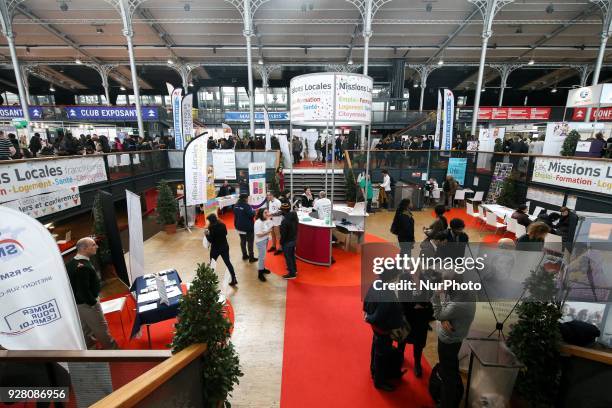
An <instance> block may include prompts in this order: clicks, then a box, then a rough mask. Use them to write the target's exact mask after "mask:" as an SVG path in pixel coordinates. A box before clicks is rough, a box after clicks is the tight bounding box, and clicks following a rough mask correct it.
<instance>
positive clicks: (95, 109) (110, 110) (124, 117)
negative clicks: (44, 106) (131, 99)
mask: <svg viewBox="0 0 612 408" xmlns="http://www.w3.org/2000/svg"><path fill="white" fill-rule="evenodd" d="M64 109H65V110H66V115H67V116H68V120H107V121H120V122H136V120H137V119H136V118H137V116H136V108H135V107H133V106H68V107H66V108H64ZM158 117H159V116H158V111H157V107H152V106H143V107H142V120H148V121H155V120H157V119H158Z"/></svg>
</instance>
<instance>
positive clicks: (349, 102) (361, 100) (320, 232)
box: [289, 72, 373, 266]
mask: <svg viewBox="0 0 612 408" xmlns="http://www.w3.org/2000/svg"><path fill="white" fill-rule="evenodd" d="M372 86H373V80H372V78H370V77H369V76H366V75H361V74H350V73H335V72H321V73H316V74H307V75H300V76H297V77H295V78H293V79H292V80H291V83H290V86H289V90H290V92H289V94H290V101H291V122H290V132H289V135H290V138H293V126H300V127H309V128H316V127H319V128H322V127H326V128H328V129H330V127H331V129H333V130H332V133H331V134H332V135H334V136H332V146H333V143H334V139H333V137H335V134H336V128H337V127H340V126H365V125H369V124H370V123H371V121H372ZM334 156H335V155H334V154H332V162H331V163H332V169H334V168H335V166H334V164H335V163H334ZM290 171H291V173H290V174H291V183H292V185H291V191H293V166H291V169H290ZM317 207H318V211H316V215H315V213H313V212H311V210H310V209H307V210H300V211H298V212H297V213H298V218H299V220H300V222H299V226H298V238H297V247H296V257H297V258H298V259H300V260H302V261H305V262H309V263H312V264H316V265H325V266H329V265H331V264H332V230H333V229H334V228H335V227H336V225H335V223H334V219H333V214H334V177H332V178H331V197H330V198H329V203H327V202H325V204H324V205H319V206H317ZM364 216H365V213H364Z"/></svg>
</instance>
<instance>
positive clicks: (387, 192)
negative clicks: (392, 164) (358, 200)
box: [380, 170, 393, 208]
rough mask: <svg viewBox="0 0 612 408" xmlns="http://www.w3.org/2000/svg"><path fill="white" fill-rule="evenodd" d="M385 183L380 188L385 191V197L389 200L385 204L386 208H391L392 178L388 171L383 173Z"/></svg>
mask: <svg viewBox="0 0 612 408" xmlns="http://www.w3.org/2000/svg"><path fill="white" fill-rule="evenodd" d="M382 175H383V182H382V184H381V185H380V188H382V189H384V191H385V196H386V198H387V202H386V203H385V208H389V206H390V205H391V201H392V199H393V191H391V176H390V175H389V172H388V171H387V170H383V171H382Z"/></svg>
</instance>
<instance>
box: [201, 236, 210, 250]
mask: <svg viewBox="0 0 612 408" xmlns="http://www.w3.org/2000/svg"><path fill="white" fill-rule="evenodd" d="M202 246H203V247H204V248H206V249H208V248H210V242H209V241H208V238H206V234H204V236H203V237H202Z"/></svg>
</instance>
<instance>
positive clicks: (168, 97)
mask: <svg viewBox="0 0 612 408" xmlns="http://www.w3.org/2000/svg"><path fill="white" fill-rule="evenodd" d="M164 105H165V106H172V102H170V95H164Z"/></svg>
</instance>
